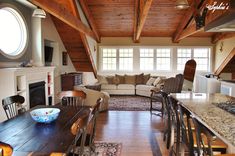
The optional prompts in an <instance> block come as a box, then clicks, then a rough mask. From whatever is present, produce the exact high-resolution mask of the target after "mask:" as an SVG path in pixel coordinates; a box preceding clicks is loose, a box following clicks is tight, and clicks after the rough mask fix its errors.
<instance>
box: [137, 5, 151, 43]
mask: <svg viewBox="0 0 235 156" xmlns="http://www.w3.org/2000/svg"><path fill="white" fill-rule="evenodd" d="M152 1H153V0H136V1H135V18H134V42H139V39H140V34H141V32H142V29H143V26H144V23H145V20H146V18H147V15H148V12H149V9H150V7H151V4H152Z"/></svg>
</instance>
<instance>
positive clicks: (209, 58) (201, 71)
mask: <svg viewBox="0 0 235 156" xmlns="http://www.w3.org/2000/svg"><path fill="white" fill-rule="evenodd" d="M200 48H201V49H203V48H206V49H209V51H208V57H207V58H208V65H207V70H197V69H196V70H197V72H199V73H203V72H205V73H206V72H210V71H211V70H212V66H211V64H212V60H211V58H212V50H213V49H212V47H211V46H179V47H178V46H176V49H175V51H176V69H175V70H176V71H183V70H184V69H182V70H178V69H177V66H178V53H177V49H191V58H190V59H194V49H200Z"/></svg>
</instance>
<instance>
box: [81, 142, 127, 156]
mask: <svg viewBox="0 0 235 156" xmlns="http://www.w3.org/2000/svg"><path fill="white" fill-rule="evenodd" d="M121 150H122V144H121V143H110V142H95V152H92V153H91V155H90V152H89V149H88V148H85V149H84V151H85V152H84V156H120V155H121Z"/></svg>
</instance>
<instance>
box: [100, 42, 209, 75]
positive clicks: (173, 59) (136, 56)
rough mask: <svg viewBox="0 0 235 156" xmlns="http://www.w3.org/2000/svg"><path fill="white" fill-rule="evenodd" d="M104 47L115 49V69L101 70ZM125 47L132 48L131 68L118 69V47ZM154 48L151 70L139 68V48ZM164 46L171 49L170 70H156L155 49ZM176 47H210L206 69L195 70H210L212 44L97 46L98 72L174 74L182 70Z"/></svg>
mask: <svg viewBox="0 0 235 156" xmlns="http://www.w3.org/2000/svg"><path fill="white" fill-rule="evenodd" d="M105 48H108V49H109V48H111V49H112V48H113V49H117V53H118V54H117V61H116V63H117V65H116V67H117V68H116V70H109V71H107V70H103V67H102V66H103V62H102V49H105ZM125 48H127V49H128V48H132V49H133V70H132V71H130V70H125V71H123V70H119V49H125ZM141 48H143V49H154V59H153V63H154V65H153V70H140V49H141ZM164 48H167V49H168V48H170V49H171V69H170V70H157V67H156V64H157V63H156V59H157V56H156V49H164ZM178 48H183V49H185V48H190V49H194V48H207V49H210V52H209V56H208V60H209V62H208V69H207V71H199V70H197V72H198V73H206V72H210V71H211V70H212V66H211V65H212V63H213V60H211V58H212V55H213V53H212V51H213V47H212V46H99V53H98V57H97V58H99V60H97V62H98V68H99V70H98V72H100V73H103V74H114V73H118V74H128V73H130V74H131V73H140V72H144V73H151V72H152V73H153V74H158V75H159V74H161V75H171V74H176V73H179V72H182V71H183V70H177V58H178V56H177V49H178ZM191 58H193V57H192V53H191Z"/></svg>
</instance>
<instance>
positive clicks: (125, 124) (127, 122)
mask: <svg viewBox="0 0 235 156" xmlns="http://www.w3.org/2000/svg"><path fill="white" fill-rule="evenodd" d="M163 128H164V125H163V121H162V118H161V117H157V116H154V115H153V116H152V115H151V114H150V113H149V112H148V111H108V112H103V113H100V115H99V118H98V120H97V129H96V130H97V132H96V138H95V139H96V140H97V141H107V142H121V143H122V154H121V155H122V156H166V155H168V150H167V149H166V147H165V146H166V143H165V142H163V138H162V137H163V136H162V133H161V132H162V131H163Z"/></svg>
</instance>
